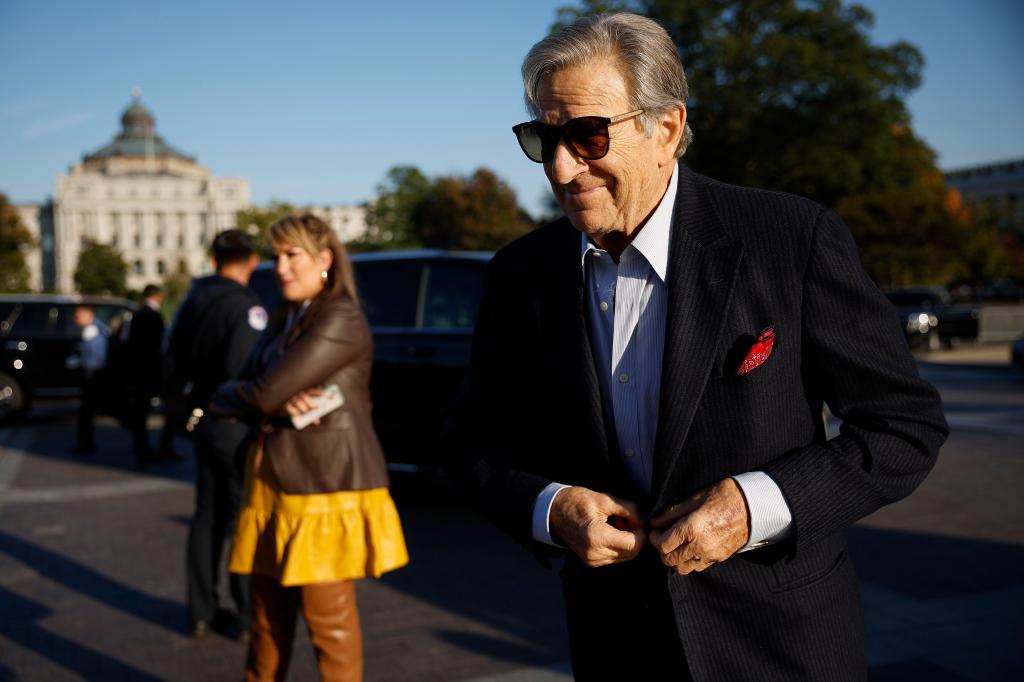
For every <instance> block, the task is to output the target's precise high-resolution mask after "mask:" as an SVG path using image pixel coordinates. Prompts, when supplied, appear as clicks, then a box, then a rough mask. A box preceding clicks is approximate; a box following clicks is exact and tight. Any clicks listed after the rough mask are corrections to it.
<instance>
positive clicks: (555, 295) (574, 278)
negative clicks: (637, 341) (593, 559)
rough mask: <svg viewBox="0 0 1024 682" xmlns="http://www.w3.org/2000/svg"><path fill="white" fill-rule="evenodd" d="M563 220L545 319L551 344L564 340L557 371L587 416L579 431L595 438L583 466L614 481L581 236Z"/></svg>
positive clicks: (584, 446)
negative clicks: (590, 324)
mask: <svg viewBox="0 0 1024 682" xmlns="http://www.w3.org/2000/svg"><path fill="white" fill-rule="evenodd" d="M563 222H564V229H561V230H559V231H558V240H559V242H558V245H557V247H556V248H555V249H554V250H553V251H554V254H555V262H553V263H552V273H553V277H554V281H555V282H556V286H555V287H554V288H553V290H552V291H551V292H550V295H551V298H550V299H549V300H550V304H549V305H550V308H549V311H548V313H547V314H546V315H545V317H546V320H545V321H544V323H543V327H547V328H553V333H551V334H545V335H544V337H545V342H546V343H547V342H552V341H555V342H558V343H560V344H564V345H563V346H562V347H561V348H559V349H558V350H557V351H556V352H555V353H554V355H553V357H554V361H555V362H556V363H557V366H556V368H555V369H556V370H557V373H558V374H562V375H563V376H564V377H565V383H564V386H566V387H567V389H568V390H569V393H568V394H567V396H566V399H567V400H569V401H571V402H572V403H573V406H574V407H575V408H576V409H570V410H568V412H569V413H570V414H576V415H577V416H578V418H579V419H581V420H582V423H580V424H579V427H580V429H579V433H580V434H586V436H587V438H588V439H589V440H587V441H584V442H581V443H580V445H581V449H580V456H581V457H583V458H584V459H585V460H586V467H585V468H584V469H583V470H586V471H589V472H594V473H595V474H596V477H595V481H603V482H609V481H613V480H614V477H613V476H612V469H613V468H612V462H611V454H610V451H609V447H608V435H607V434H608V431H607V429H606V426H605V418H604V409H603V407H602V405H601V388H600V384H599V383H598V380H597V371H596V368H595V366H594V354H593V351H592V349H591V345H590V333H589V332H588V330H587V318H586V313H585V304H584V288H583V287H584V283H583V271H582V268H581V265H580V262H581V257H580V240H581V237H580V233H579V232H578V231H577V230H576V229H575V228H574V227H572V225H571V224H570V223H569V221H568V220H567V219H563ZM560 226H562V225H561V223H560Z"/></svg>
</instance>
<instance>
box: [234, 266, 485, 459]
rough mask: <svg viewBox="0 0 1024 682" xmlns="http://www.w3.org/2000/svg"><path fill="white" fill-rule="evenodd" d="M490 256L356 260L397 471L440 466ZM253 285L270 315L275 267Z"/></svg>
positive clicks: (383, 421) (380, 420)
mask: <svg viewBox="0 0 1024 682" xmlns="http://www.w3.org/2000/svg"><path fill="white" fill-rule="evenodd" d="M491 255H492V254H491V253H489V252H475V251H474V252H453V251H441V250H433V249H422V250H416V251H382V252H375V253H354V254H352V255H351V259H352V265H353V269H354V270H355V276H356V286H357V287H358V289H359V296H360V298H361V300H362V306H363V310H364V311H365V313H366V317H367V319H368V320H369V322H370V327H371V328H372V329H373V343H374V363H373V378H372V381H371V385H370V391H371V395H372V396H373V421H374V426H375V427H376V430H377V435H378V436H379V437H380V440H381V444H382V445H383V447H384V452H385V454H386V455H387V458H388V466H389V467H390V468H391V469H392V470H394V471H410V472H411V471H417V470H419V469H420V468H423V467H424V466H426V467H432V466H433V465H434V464H436V462H437V460H438V454H439V453H438V441H439V438H440V429H441V422H442V420H443V419H444V411H445V409H446V408H447V406H448V404H449V403H450V402H451V400H452V398H453V397H454V396H455V393H456V391H457V390H458V388H459V385H460V384H461V383H462V378H463V376H464V375H465V373H466V367H467V366H468V365H469V351H470V345H471V344H472V337H473V327H474V326H475V324H476V315H477V309H478V308H479V307H480V297H481V295H482V294H483V279H484V269H485V268H486V267H487V263H488V261H489V260H490V259H491ZM249 286H250V287H252V288H253V289H254V290H255V291H256V292H257V294H259V295H260V298H261V299H263V301H264V303H265V305H267V307H268V310H269V309H272V308H273V307H274V306H276V305H277V303H278V302H279V301H280V293H279V291H278V289H277V282H276V280H275V279H274V273H273V266H272V264H269V263H264V264H261V265H260V267H259V269H257V270H256V272H255V273H253V278H252V280H251V281H250V283H249Z"/></svg>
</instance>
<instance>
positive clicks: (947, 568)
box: [0, 349, 1024, 682]
mask: <svg viewBox="0 0 1024 682" xmlns="http://www.w3.org/2000/svg"><path fill="white" fill-rule="evenodd" d="M970 350H971V349H957V350H954V351H944V352H943V355H942V357H953V358H960V359H964V358H967V357H979V356H980V357H982V358H983V357H986V356H985V355H984V353H985V352H987V351H988V350H990V349H979V353H977V354H975V355H973V356H972V355H970V354H967V355H965V354H964V353H963V352H964V351H970ZM927 362H929V363H932V362H934V364H932V365H931V366H930V367H929V366H923V371H925V372H928V373H929V375H935V376H936V377H938V378H940V379H941V377H942V375H943V373H945V375H946V376H947V377H952V379H947V382H948V385H949V386H951V387H952V388H948V387H947V389H945V390H944V398H946V397H947V396H950V395H953V396H956V397H957V400H958V401H962V402H964V403H965V404H969V405H970V406H971V409H976V407H975V406H976V405H977V404H978V403H979V401H978V400H977V399H976V398H975V397H973V393H972V391H974V390H976V389H972V388H971V387H970V386H968V385H966V382H965V380H962V379H961V375H965V376H966V375H974V374H981V375H984V376H983V377H982V379H980V380H977V381H978V382H979V385H983V386H986V387H989V388H986V390H987V393H986V396H987V397H986V398H985V401H981V402H986V401H987V402H986V409H992V410H994V411H996V413H998V415H999V416H1000V419H1004V420H1005V419H1006V418H1013V419H1016V418H1017V415H1019V414H1021V411H1022V405H1024V400H1022V398H1021V397H1020V396H1019V395H1018V392H1016V391H1017V388H1016V387H1017V386H1019V385H1022V384H1021V378H1020V377H1018V376H1016V375H1015V374H1014V375H1013V376H1010V373H1005V372H1000V371H999V370H998V369H995V367H992V368H990V369H988V370H984V368H983V367H982V366H981V365H979V367H982V368H981V369H979V370H978V371H977V372H964V371H963V370H960V369H958V368H955V367H949V366H948V365H949V364H950V363H942V362H941V361H939V360H935V361H933V360H932V359H929V360H928V361H927ZM979 362H982V360H979ZM953 364H959V363H953ZM999 382H1002V384H1000V385H999V387H998V388H999V390H995V389H994V388H991V387H992V386H993V385H994V384H997V383H999ZM955 402H956V401H953V402H952V403H951V404H953V407H956V405H955ZM982 416H983V415H973V417H972V418H973V421H964V422H960V423H963V424H965V426H964V427H963V428H959V427H954V433H953V435H952V437H951V438H950V441H949V443H948V444H947V446H946V447H945V448H944V450H943V453H942V456H941V457H940V458H939V463H938V465H937V467H936V469H935V471H934V472H933V473H932V474H931V476H929V478H928V479H926V480H925V482H924V484H923V485H922V486H921V488H920V489H919V490H918V491H917V492H916V493H915V494H914V495H912V496H911V497H909V498H908V499H907V500H904V501H901V502H899V503H896V504H894V505H891V506H889V507H886V508H884V509H882V510H880V511H879V512H878V513H876V514H874V515H872V516H871V517H868V518H867V519H865V520H864V521H863V522H862V523H860V524H858V525H857V526H856V527H855V528H853V529H851V531H850V533H849V540H850V547H851V557H852V558H853V560H854V563H855V565H856V567H857V570H858V574H859V576H860V577H861V585H862V593H863V597H864V605H865V618H866V622H867V626H868V633H869V663H870V665H871V672H870V678H869V679H870V680H871V682H889V681H890V680H891V681H896V680H901V681H902V680H928V681H929V682H957V681H963V680H975V681H986V682H987V681H992V682H996V681H1002V680H1006V681H1009V680H1020V679H1024V655H1022V654H1021V651H1020V643H1021V642H1022V641H1024V505H1022V504H1021V496H1020V490H1021V489H1022V487H1024V447H1021V445H1022V441H1024V439H1022V434H1021V432H1020V431H1019V430H1017V431H1015V430H1012V429H1009V428H1008V425H1007V424H1002V423H1001V424H1000V425H999V428H995V427H993V426H992V425H990V424H988V422H986V421H985V419H983V418H982ZM951 421H952V420H951ZM154 426H156V424H154ZM1011 426H1012V424H1011ZM73 428H74V424H73V419H71V418H70V414H62V413H60V412H59V411H58V412H56V413H53V414H43V415H42V416H40V417H39V418H33V419H32V420H31V421H30V422H29V423H28V424H27V425H24V426H21V427H13V428H12V427H5V428H0V682H8V681H13V680H32V681H34V680H47V681H48V682H49V681H55V682H61V681H63V680H83V679H85V680H102V681H104V682H106V681H107V680H140V681H142V682H150V681H157V680H173V681H177V680H181V681H182V682H185V681H188V682H192V681H200V682H205V681H210V682H218V681H220V680H224V681H225V682H226V681H228V680H237V679H239V678H240V672H241V670H242V663H243V660H244V647H243V646H242V645H240V644H238V643H236V642H234V641H231V640H229V639H226V638H224V637H222V636H220V635H217V634H213V635H211V636H209V637H207V638H206V639H204V640H201V641H196V640H193V639H191V638H190V637H188V636H187V635H186V634H185V620H186V616H185V605H184V565H183V564H184V541H185V536H186V534H187V529H188V523H189V519H190V517H191V511H192V509H191V507H192V501H193V496H192V484H191V481H192V477H193V474H194V471H193V467H192V463H191V462H190V461H189V462H185V463H181V464H165V465H160V466H156V467H153V468H150V469H146V470H142V471H140V470H137V469H134V468H133V467H132V466H131V465H130V464H128V463H129V462H131V454H130V453H131V450H130V438H129V436H128V434H127V433H125V432H124V431H121V430H119V429H117V428H116V426H115V425H113V423H112V422H110V421H109V420H101V422H100V424H99V428H98V436H99V439H100V442H101V443H102V448H101V451H100V452H99V453H97V455H95V456H94V457H92V458H87V459H83V458H75V457H72V456H70V455H68V454H67V445H68V443H69V442H70V438H71V436H72V434H73ZM396 497H397V499H398V504H399V509H400V512H401V513H402V516H403V523H404V525H405V527H406V533H407V537H408V540H409V544H410V552H411V555H412V557H413V564H412V566H411V567H410V568H407V569H403V570H400V571H397V572H395V573H392V574H389V575H388V576H385V578H384V579H382V580H379V581H361V582H360V584H359V587H358V598H359V601H360V609H361V613H362V618H363V628H364V651H365V658H366V679H367V680H368V682H373V681H375V680H385V681H386V680H396V681H397V680H402V681H413V682H416V681H422V682H434V681H437V682H441V681H447V680H466V681H473V682H527V681H534V680H536V681H538V682H549V681H550V682H558V681H565V680H569V679H571V675H570V672H569V668H568V666H567V663H566V661H567V660H568V654H567V645H566V641H565V633H564V620H563V616H562V613H561V597H560V593H559V590H558V585H557V582H558V581H557V579H555V578H554V576H553V575H552V574H551V573H550V572H548V571H546V570H544V569H542V568H540V567H539V566H538V565H537V564H536V563H535V562H534V561H533V559H532V558H530V557H529V555H528V554H527V553H526V552H524V551H522V549H520V548H518V547H516V546H515V545H514V544H513V543H511V542H509V541H508V540H507V539H506V538H504V537H503V536H501V535H500V534H498V533H497V532H496V531H494V529H493V528H491V527H490V526H489V525H488V524H486V523H485V522H483V521H482V520H480V519H478V518H477V517H475V516H474V515H472V514H470V513H468V512H465V511H464V510H462V509H461V508H459V507H458V506H457V505H454V504H452V503H451V502H450V501H447V502H446V501H444V500H434V499H431V498H430V497H424V496H416V495H412V496H407V497H400V496H397V495H396ZM297 634H298V638H297V641H296V647H295V655H294V657H293V660H292V665H291V671H290V675H289V680H292V681H300V680H307V679H316V670H315V662H314V661H313V657H312V653H311V647H310V644H309V641H308V636H307V635H306V634H305V632H304V629H303V628H302V627H299V628H298V629H297Z"/></svg>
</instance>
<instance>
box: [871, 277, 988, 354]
mask: <svg viewBox="0 0 1024 682" xmlns="http://www.w3.org/2000/svg"><path fill="white" fill-rule="evenodd" d="M885 296H886V298H888V299H889V301H890V302H891V303H892V304H893V306H895V307H896V312H897V313H899V315H900V318H901V319H902V320H903V322H904V330H905V332H906V335H907V341H908V342H909V343H910V345H911V347H919V346H924V347H925V348H927V349H928V350H938V349H939V348H940V347H942V346H946V347H947V348H956V347H957V346H959V345H960V344H961V343H962V342H964V341H974V340H976V339H977V338H978V320H979V318H980V317H981V311H980V310H979V309H978V308H977V307H976V306H972V305H954V304H953V301H952V298H951V297H950V295H949V292H947V291H946V290H945V289H942V288H939V287H908V288H905V289H890V290H888V291H886V292H885Z"/></svg>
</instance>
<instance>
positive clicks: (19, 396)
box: [0, 294, 135, 418]
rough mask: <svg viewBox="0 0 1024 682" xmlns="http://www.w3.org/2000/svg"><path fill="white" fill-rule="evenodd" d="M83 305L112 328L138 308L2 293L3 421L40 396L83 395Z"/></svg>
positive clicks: (119, 302)
mask: <svg viewBox="0 0 1024 682" xmlns="http://www.w3.org/2000/svg"><path fill="white" fill-rule="evenodd" d="M81 304H86V305H90V306H92V307H93V309H94V310H95V311H96V317H97V318H98V319H100V320H102V321H103V322H105V323H106V324H107V325H108V326H110V327H111V328H112V329H117V328H119V327H120V325H121V323H122V321H123V320H124V318H125V317H126V316H127V315H130V314H131V312H132V311H133V310H134V309H135V304H134V303H132V302H131V301H128V300H126V299H123V298H113V297H108V296H56V295H50V294H3V295H0V418H6V417H12V416H18V415H22V414H24V413H26V412H27V411H28V409H29V407H30V406H31V404H32V401H33V400H34V399H35V398H42V397H54V398H57V397H75V396H77V395H78V394H79V392H80V390H81V384H82V367H81V365H82V362H81V345H82V332H81V330H80V329H79V328H78V327H76V326H75V321H74V312H75V307H76V306H78V305H81Z"/></svg>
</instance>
